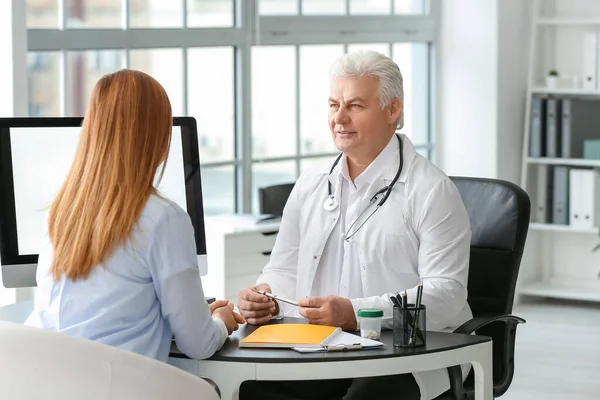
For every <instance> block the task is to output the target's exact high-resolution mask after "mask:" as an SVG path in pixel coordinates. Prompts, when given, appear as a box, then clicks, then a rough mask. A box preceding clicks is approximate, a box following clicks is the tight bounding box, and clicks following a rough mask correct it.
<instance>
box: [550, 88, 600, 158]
mask: <svg viewBox="0 0 600 400" xmlns="http://www.w3.org/2000/svg"><path fill="white" fill-rule="evenodd" d="M598 110H600V101H598V100H592V99H577V98H573V99H570V98H564V99H562V106H561V115H562V117H561V124H560V128H561V133H560V136H561V151H560V154H561V157H563V158H583V144H584V142H585V140H586V139H595V138H598V137H600V131H599V129H600V112H599V111H598Z"/></svg>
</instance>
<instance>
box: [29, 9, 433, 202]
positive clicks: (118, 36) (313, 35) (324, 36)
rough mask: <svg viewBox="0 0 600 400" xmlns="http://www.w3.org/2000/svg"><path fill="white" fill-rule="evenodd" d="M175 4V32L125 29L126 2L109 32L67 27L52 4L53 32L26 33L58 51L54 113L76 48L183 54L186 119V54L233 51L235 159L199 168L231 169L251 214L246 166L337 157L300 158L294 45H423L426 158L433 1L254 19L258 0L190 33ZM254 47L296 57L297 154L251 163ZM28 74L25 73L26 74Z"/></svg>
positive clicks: (63, 107) (35, 46) (33, 47)
mask: <svg viewBox="0 0 600 400" xmlns="http://www.w3.org/2000/svg"><path fill="white" fill-rule="evenodd" d="M180 1H182V5H183V6H182V12H183V18H182V27H181V28H130V26H129V2H128V0H122V10H123V17H122V21H121V22H122V24H121V25H122V26H121V28H115V29H110V28H109V29H105V28H102V29H95V28H68V27H67V21H66V16H67V14H68V13H67V12H66V11H67V10H66V7H67V0H58V21H57V28H56V29H41V28H40V29H38V28H28V29H27V32H28V37H27V49H28V52H46V51H52V52H59V53H60V88H61V92H60V99H61V101H60V115H63V116H64V115H67V112H68V109H67V105H68V99H67V96H68V91H67V90H66V88H67V85H68V83H67V79H66V77H67V76H68V72H69V71H68V65H69V64H68V53H69V52H70V51H81V50H108V49H115V50H121V51H124V55H125V56H124V67H129V65H130V57H129V54H130V53H129V51H130V50H140V49H158V48H178V49H181V50H182V53H183V60H182V71H181V72H182V79H183V82H182V94H181V95H182V99H181V101H182V108H183V113H182V115H187V113H188V89H189V88H188V49H189V48H194V47H212V46H231V47H233V51H234V58H233V60H234V61H233V62H234V68H233V70H234V75H235V76H234V115H235V121H234V140H233V143H234V152H233V154H234V159H233V160H228V161H219V162H208V163H202V164H201V165H202V167H204V168H215V167H222V166H233V167H234V182H235V183H234V184H235V188H234V193H235V197H236V199H235V211H236V212H245V213H249V212H252V211H253V210H252V203H253V201H252V199H253V196H256V195H257V194H256V193H252V186H253V185H252V166H253V165H254V164H256V163H270V162H279V161H288V160H293V161H295V163H296V176H298V175H299V173H300V163H301V161H302V160H304V159H311V158H320V157H324V156H332V157H333V156H335V155H336V153H315V154H302V153H301V152H302V149H301V138H300V134H301V132H300V122H299V118H300V112H299V107H300V98H299V96H300V90H299V85H300V79H299V74H300V71H299V64H300V60H299V53H300V46H301V45H318V44H342V45H344V52H346V51H347V48H348V45H349V44H355V43H387V44H388V46H389V48H390V54H391V55H393V54H392V51H393V44H394V43H401V42H409V43H426V44H427V45H428V57H427V58H428V65H427V71H426V73H427V75H428V89H429V90H428V94H427V104H428V110H427V112H428V123H427V125H428V127H427V143H415V145H416V147H417V150H421V151H425V152H426V154H427V156H428V157H429V158H430V159H432V158H433V155H434V150H435V135H434V130H435V121H434V118H433V115H435V102H434V101H433V100H432V99H434V93H435V79H434V76H433V72H432V71H433V69H434V68H433V66H434V65H435V64H434V62H435V49H436V42H437V32H438V21H439V12H440V4H439V1H440V0H424V1H426V5H425V9H426V10H429V12H428V13H426V14H424V15H395V10H394V8H395V1H394V0H390V1H391V14H390V15H348V10H349V9H350V0H346V1H345V10H346V15H312V14H311V15H303V14H302V0H299V1H298V10H297V15H282V16H279V15H258V0H234V1H233V8H234V15H233V21H234V24H233V26H232V27H225V28H213V27H210V28H197V27H188V26H187V19H188V18H187V17H186V12H187V1H186V0H180ZM260 45H292V46H295V52H296V79H295V84H296V100H297V101H296V124H295V125H296V133H295V134H296V154H295V155H293V156H285V157H268V158H261V159H254V158H253V157H252V108H251V107H252V105H251V98H252V85H251V68H252V63H251V56H252V54H251V53H252V47H253V46H260ZM26 73H28V71H27V72H26Z"/></svg>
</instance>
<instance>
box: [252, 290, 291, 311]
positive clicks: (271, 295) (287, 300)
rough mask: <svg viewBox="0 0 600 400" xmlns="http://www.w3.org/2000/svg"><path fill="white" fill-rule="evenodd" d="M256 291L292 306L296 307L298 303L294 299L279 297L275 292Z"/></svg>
mask: <svg viewBox="0 0 600 400" xmlns="http://www.w3.org/2000/svg"><path fill="white" fill-rule="evenodd" d="M257 292H258V293H260V294H262V295H265V296H267V297H270V298H272V299H274V300H278V301H282V302H284V303H288V304H291V305H293V306H296V307H298V303H297V302H295V301H294V300H290V299H286V298H285V297H281V296H278V295H276V294H272V293H269V292H266V291H264V290H257Z"/></svg>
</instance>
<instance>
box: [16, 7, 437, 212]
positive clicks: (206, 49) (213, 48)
mask: <svg viewBox="0 0 600 400" xmlns="http://www.w3.org/2000/svg"><path fill="white" fill-rule="evenodd" d="M26 1H27V21H28V27H29V28H30V30H29V32H28V45H29V58H28V71H27V74H28V79H29V91H30V93H29V110H30V115H32V116H57V115H83V113H84V112H85V109H86V107H87V104H88V101H89V95H90V92H91V89H92V87H93V86H94V84H95V83H96V81H97V80H98V79H99V78H100V77H101V76H103V75H104V74H106V73H110V72H113V71H116V70H118V69H120V68H123V67H127V68H134V69H139V70H142V71H145V72H147V73H149V74H151V75H152V76H154V77H155V78H156V79H157V80H158V81H159V82H160V83H161V84H162V85H163V87H164V88H165V90H166V91H167V93H168V95H169V98H170V100H171V103H172V107H173V112H174V114H175V115H189V116H192V117H194V118H196V121H197V125H198V140H199V149H200V157H201V163H202V179H203V196H204V207H205V212H206V214H207V215H210V214H217V213H229V212H256V211H257V210H258V204H257V201H258V200H257V198H258V196H257V191H258V188H259V187H261V186H268V185H272V184H278V183H284V182H291V181H294V180H296V179H297V177H298V175H299V174H300V173H302V172H304V171H306V170H307V169H308V168H311V167H318V166H321V165H324V164H326V163H327V162H329V161H330V160H331V159H332V158H333V157H334V156H335V155H336V154H337V153H338V151H337V149H336V148H335V146H334V145H333V141H332V139H331V134H330V132H329V128H328V124H327V111H328V108H327V97H328V95H329V76H328V72H329V66H330V65H331V63H332V62H333V61H334V60H335V58H336V57H338V56H340V55H342V54H344V53H345V52H347V51H354V50H358V49H373V50H376V51H379V52H382V53H384V54H386V55H388V56H390V57H391V58H392V59H394V60H395V61H396V62H397V63H398V65H399V66H400V68H401V71H402V73H403V77H404V93H405V125H404V127H403V128H402V130H401V132H403V133H405V134H407V135H408V136H409V137H410V138H411V139H412V140H413V142H414V144H415V145H416V147H417V149H418V151H419V152H420V153H421V154H424V155H426V156H428V157H430V158H431V157H432V156H433V154H435V153H434V151H435V146H434V144H435V143H434V135H433V133H432V132H431V121H430V118H431V117H430V114H431V110H430V103H431V101H430V93H431V90H432V87H431V81H430V72H429V71H430V70H431V68H430V62H431V54H432V51H433V49H434V47H433V46H434V44H435V43H434V39H435V37H436V31H435V30H436V28H435V20H436V12H437V11H436V9H435V7H434V9H430V7H429V3H430V2H429V1H427V0H255V1H249V0H248V1H246V0H178V1H170V0H26ZM432 4H435V2H434V3H432ZM254 5H256V8H255V7H253V6H254ZM184 12H185V14H184ZM253 13H256V14H253Z"/></svg>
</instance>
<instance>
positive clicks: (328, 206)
mask: <svg viewBox="0 0 600 400" xmlns="http://www.w3.org/2000/svg"><path fill="white" fill-rule="evenodd" d="M337 207H338V202H337V200H336V199H335V198H334V197H333V196H328V197H327V199H326V200H325V203H323V208H324V209H325V211H333V210H335V209H336V208H337Z"/></svg>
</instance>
